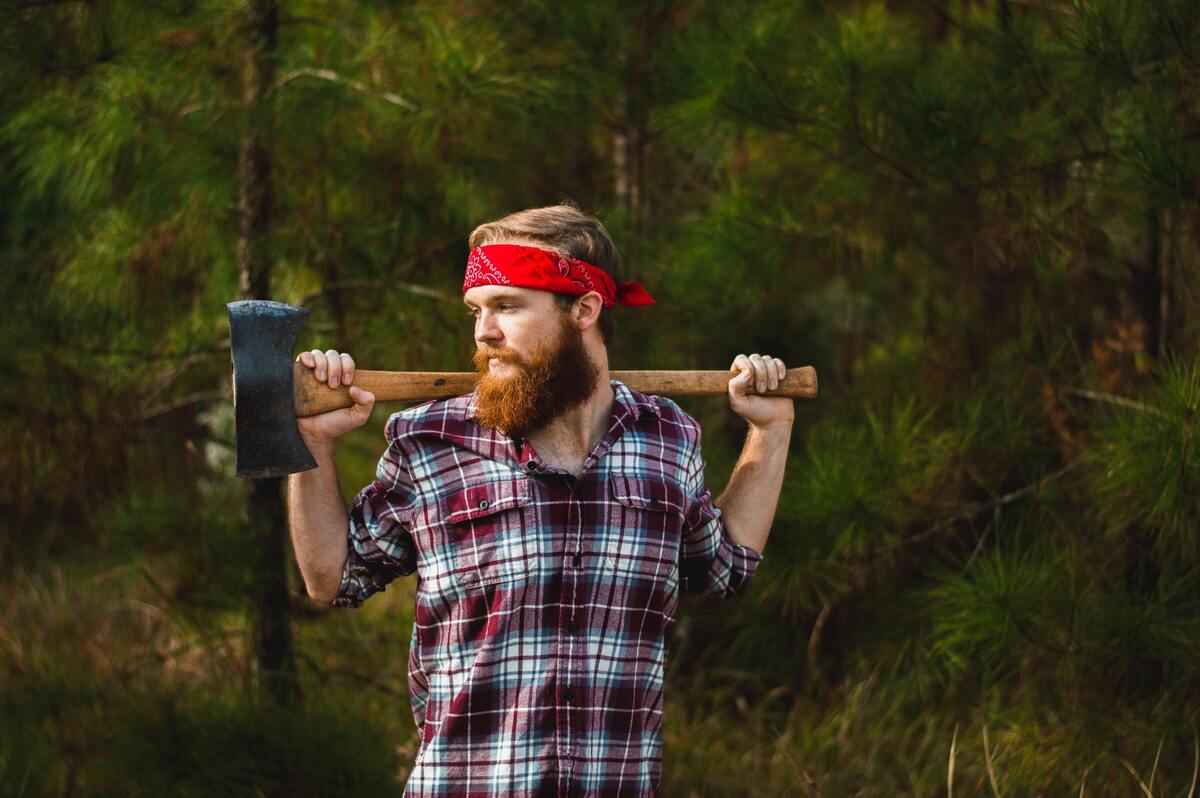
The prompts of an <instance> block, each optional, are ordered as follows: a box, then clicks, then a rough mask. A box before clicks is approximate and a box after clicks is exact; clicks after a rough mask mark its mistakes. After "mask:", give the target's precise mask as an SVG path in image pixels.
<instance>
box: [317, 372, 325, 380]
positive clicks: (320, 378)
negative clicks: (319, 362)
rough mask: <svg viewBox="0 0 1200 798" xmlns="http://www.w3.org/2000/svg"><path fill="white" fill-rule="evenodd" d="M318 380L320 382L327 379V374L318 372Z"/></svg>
mask: <svg viewBox="0 0 1200 798" xmlns="http://www.w3.org/2000/svg"><path fill="white" fill-rule="evenodd" d="M317 379H318V380H323V379H325V372H323V371H318V372H317Z"/></svg>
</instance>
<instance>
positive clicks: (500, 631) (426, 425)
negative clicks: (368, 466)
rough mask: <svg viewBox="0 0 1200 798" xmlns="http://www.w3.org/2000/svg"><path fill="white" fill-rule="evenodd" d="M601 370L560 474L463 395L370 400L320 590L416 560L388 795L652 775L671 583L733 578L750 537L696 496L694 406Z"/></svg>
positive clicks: (371, 588)
mask: <svg viewBox="0 0 1200 798" xmlns="http://www.w3.org/2000/svg"><path fill="white" fill-rule="evenodd" d="M612 386H613V390H614V393H615V402H614V404H613V416H612V421H611V424H610V426H609V429H608V432H607V433H606V434H605V435H604V437H603V438H602V439H601V440H600V442H599V443H598V444H597V445H596V448H595V449H594V450H593V451H592V453H591V454H590V455H589V456H588V458H587V460H586V461H585V462H584V464H583V474H582V476H581V477H579V478H578V479H576V478H575V477H574V475H572V474H570V473H569V472H567V471H565V470H563V469H560V468H556V467H554V466H550V465H548V464H547V463H545V462H544V461H542V460H541V459H540V458H539V457H538V456H537V454H536V452H534V451H533V450H532V449H531V447H530V446H529V444H528V442H526V441H524V440H521V439H514V438H510V437H508V436H506V435H504V434H502V433H499V432H497V431H496V430H494V429H491V428H487V427H483V426H481V425H480V424H478V422H477V421H475V413H474V411H475V408H476V404H475V395H474V394H470V395H466V396H459V397H455V398H453V399H449V400H443V401H435V402H427V403H425V404H422V405H419V406H417V407H413V408H410V409H408V410H405V411H403V412H400V413H396V414H394V415H392V416H391V417H390V418H389V419H388V422H387V427H386V438H387V443H388V446H387V450H386V451H385V453H384V455H383V457H382V458H381V460H380V461H379V467H378V469H377V472H376V479H375V481H374V482H373V483H371V484H370V485H368V486H367V487H366V488H364V489H363V490H362V491H361V492H360V493H359V494H358V496H357V498H356V499H355V500H354V502H353V504H352V506H351V509H350V525H349V543H350V545H349V556H348V559H347V561H346V565H345V568H344V571H343V577H342V584H341V588H340V590H339V594H338V596H337V598H336V599H334V602H333V603H334V604H335V605H338V606H345V607H356V606H358V605H360V604H361V603H362V602H363V601H364V600H365V599H366V598H367V597H368V596H370V595H371V594H372V593H375V592H377V591H379V590H383V589H384V585H386V584H387V583H388V582H390V581H391V580H392V579H394V578H396V577H397V576H402V575H407V574H411V573H413V572H414V571H415V572H416V573H417V574H418V581H417V590H416V611H415V622H414V625H413V634H412V643H411V647H410V650H409V657H408V686H409V696H410V702H411V704H412V712H413V717H414V718H415V720H416V725H417V729H418V730H419V731H420V733H421V747H420V749H419V752H418V754H417V757H416V762H415V763H414V765H413V770H412V772H411V774H410V776H409V780H408V784H407V788H406V791H405V795H408V796H414V798H416V797H417V796H422V797H423V796H464V798H465V797H466V796H470V797H471V798H491V796H529V797H532V796H618V795H620V796H648V795H654V794H655V792H656V790H657V787H658V783H659V779H660V773H661V762H662V756H661V754H662V710H663V673H664V667H665V664H666V652H667V647H668V644H669V643H670V640H671V634H672V630H673V627H674V624H675V618H676V610H677V604H678V599H679V592H680V589H682V590H683V591H684V592H687V593H697V594H712V595H720V596H724V597H731V596H735V595H738V594H739V593H741V592H742V591H743V590H744V589H745V588H746V586H747V583H748V582H749V580H750V578H751V576H752V575H753V573H754V570H755V568H756V566H757V565H758V562H759V560H760V559H761V557H762V555H761V554H760V553H759V552H758V551H755V550H754V549H752V548H749V547H746V546H740V545H737V544H735V543H733V542H732V540H731V539H730V538H729V536H728V534H727V532H726V530H725V524H724V520H723V519H722V517H721V510H720V508H718V507H715V506H714V505H713V504H712V498H711V495H710V493H709V491H708V490H707V489H706V488H705V486H704V460H703V459H702V457H701V454H700V426H699V425H698V424H697V423H696V421H695V419H693V418H692V417H691V416H689V415H688V414H687V413H685V412H684V411H683V410H682V409H681V408H680V407H679V405H678V404H676V403H675V402H673V401H672V400H670V399H667V398H665V397H660V396H648V395H645V394H642V393H638V392H636V391H633V390H631V389H629V388H628V387H627V386H625V385H624V384H623V383H621V382H620V381H618V380H613V381H612Z"/></svg>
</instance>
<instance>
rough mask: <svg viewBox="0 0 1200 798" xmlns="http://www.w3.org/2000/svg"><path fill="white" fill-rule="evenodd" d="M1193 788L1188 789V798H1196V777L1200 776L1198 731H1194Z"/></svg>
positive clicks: (1199, 739) (1199, 738) (1199, 740)
mask: <svg viewBox="0 0 1200 798" xmlns="http://www.w3.org/2000/svg"><path fill="white" fill-rule="evenodd" d="M1192 741H1193V747H1192V762H1193V765H1192V786H1190V787H1188V798H1195V795H1196V776H1200V737H1197V736H1196V730H1195V729H1192Z"/></svg>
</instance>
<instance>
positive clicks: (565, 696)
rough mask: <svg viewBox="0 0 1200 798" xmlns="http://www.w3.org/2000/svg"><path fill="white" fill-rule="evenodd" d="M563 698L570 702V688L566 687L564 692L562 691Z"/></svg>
mask: <svg viewBox="0 0 1200 798" xmlns="http://www.w3.org/2000/svg"><path fill="white" fill-rule="evenodd" d="M563 698H565V699H567V700H568V701H570V700H571V688H570V687H568V688H567V689H566V690H564V691H563Z"/></svg>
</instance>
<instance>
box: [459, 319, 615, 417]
mask: <svg viewBox="0 0 1200 798" xmlns="http://www.w3.org/2000/svg"><path fill="white" fill-rule="evenodd" d="M561 316H562V323H561V325H560V326H559V334H558V340H556V341H552V342H551V343H550V344H549V345H547V344H544V343H538V344H537V345H536V346H535V347H534V350H533V354H532V355H531V356H530V358H529V360H528V361H527V362H526V361H523V360H522V359H521V357H520V356H519V355H518V354H517V353H516V352H514V351H513V350H511V349H478V350H476V351H475V355H474V358H473V359H474V362H475V369H476V370H477V371H478V372H479V373H480V375H481V376H480V380H479V387H478V395H477V411H476V418H477V420H478V421H479V423H480V424H482V425H483V426H485V427H495V428H497V429H500V430H503V431H504V432H505V433H507V434H508V435H510V436H512V437H514V438H523V437H525V436H526V435H528V434H529V433H530V432H532V431H533V430H536V429H539V428H541V427H543V426H545V425H546V424H548V423H549V422H550V421H553V420H554V419H555V418H558V417H559V416H560V415H562V414H563V413H565V412H566V411H567V410H570V409H571V408H572V407H576V406H577V405H580V404H583V402H584V401H585V400H586V399H587V398H588V397H590V396H591V395H592V393H593V392H594V391H595V390H596V383H597V381H598V380H599V377H600V370H599V368H597V366H596V364H595V363H593V362H592V359H591V358H590V357H589V356H588V353H587V349H585V348H584V345H583V333H582V332H581V331H580V329H579V328H578V327H576V326H575V323H574V322H573V321H572V320H571V317H570V315H569V314H567V313H563V314H561ZM492 357H495V358H498V359H499V360H500V361H501V362H503V363H510V364H512V368H511V369H510V370H511V371H513V372H514V373H513V374H511V375H508V376H503V377H501V376H498V375H495V374H492V373H491V371H490V370H489V369H488V359H489V358H492Z"/></svg>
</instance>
